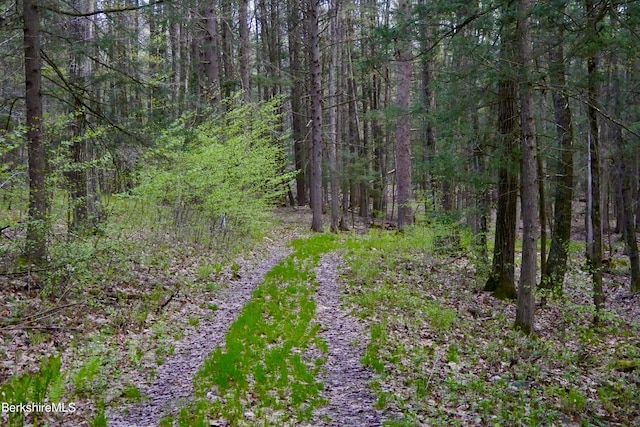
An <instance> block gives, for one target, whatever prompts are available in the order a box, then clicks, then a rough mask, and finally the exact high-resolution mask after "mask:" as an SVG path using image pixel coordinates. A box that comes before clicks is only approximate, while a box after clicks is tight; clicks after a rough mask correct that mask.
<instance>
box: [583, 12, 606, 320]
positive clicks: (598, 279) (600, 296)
mask: <svg viewBox="0 0 640 427" xmlns="http://www.w3.org/2000/svg"><path fill="white" fill-rule="evenodd" d="M585 6H586V12H587V21H588V29H589V31H590V32H591V33H590V34H591V36H592V37H597V34H598V29H597V24H598V16H599V15H598V11H597V10H596V8H595V5H594V1H593V0H585ZM587 73H588V88H587V119H588V121H589V172H590V177H591V180H590V187H591V194H590V195H589V196H590V200H591V209H590V218H591V224H590V226H591V231H592V235H591V239H592V240H591V241H590V242H587V255H588V257H589V264H590V267H591V276H592V281H593V303H594V305H595V308H596V317H595V319H594V320H595V321H596V322H597V320H598V316H597V313H598V312H599V311H600V310H601V309H602V308H604V303H605V298H604V292H603V289H602V255H603V250H602V220H601V214H600V205H601V204H600V193H601V192H600V133H599V126H598V86H597V84H598V83H597V79H598V77H597V74H598V56H597V48H596V47H595V46H591V47H590V52H589V56H588V58H587ZM589 249H591V250H589Z"/></svg>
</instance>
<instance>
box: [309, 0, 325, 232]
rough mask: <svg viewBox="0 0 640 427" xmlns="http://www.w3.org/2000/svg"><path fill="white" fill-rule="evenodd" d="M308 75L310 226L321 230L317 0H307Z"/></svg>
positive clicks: (320, 93) (320, 135) (318, 6)
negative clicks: (309, 90)
mask: <svg viewBox="0 0 640 427" xmlns="http://www.w3.org/2000/svg"><path fill="white" fill-rule="evenodd" d="M307 1H308V9H307V22H308V25H309V48H310V52H309V56H310V58H309V60H310V63H309V68H310V74H311V126H312V147H311V186H310V187H311V188H310V189H311V213H312V221H311V229H312V230H313V231H322V77H321V75H320V35H319V16H318V14H319V12H320V0H307Z"/></svg>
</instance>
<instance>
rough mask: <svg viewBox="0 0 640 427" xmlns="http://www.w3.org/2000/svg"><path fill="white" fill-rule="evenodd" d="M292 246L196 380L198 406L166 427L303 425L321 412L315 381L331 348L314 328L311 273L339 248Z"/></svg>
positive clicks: (316, 241) (326, 242)
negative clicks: (214, 423)
mask: <svg viewBox="0 0 640 427" xmlns="http://www.w3.org/2000/svg"><path fill="white" fill-rule="evenodd" d="M292 246H293V249H294V251H293V253H292V254H291V255H290V256H289V257H287V258H286V259H285V260H283V261H282V262H281V263H280V264H278V265H277V266H275V267H274V268H273V269H272V270H271V271H269V272H268V273H267V275H266V276H265V279H264V281H263V282H262V283H261V284H260V285H259V286H258V288H257V289H256V290H255V291H254V293H253V295H252V298H251V300H250V301H249V303H247V304H246V305H245V307H244V308H243V310H242V312H241V314H240V316H239V317H238V319H237V320H236V321H235V322H234V323H233V324H232V325H231V327H230V329H229V332H228V333H227V335H226V337H225V343H226V345H225V347H224V348H222V347H219V348H217V349H216V350H215V351H214V352H213V353H211V354H210V355H209V357H208V358H207V359H206V360H205V362H204V364H203V366H202V368H200V370H199V371H198V373H197V374H196V376H195V378H194V386H195V402H194V403H192V404H191V405H189V406H187V407H185V408H183V409H182V410H181V411H180V413H179V414H178V415H177V417H175V418H174V417H166V418H164V419H163V420H162V422H161V425H163V426H170V425H173V424H174V421H177V424H178V425H180V426H210V425H211V422H212V421H214V420H221V419H223V420H225V421H226V423H229V424H231V425H260V424H265V425H274V424H283V423H287V422H302V421H309V420H310V419H311V416H312V413H313V409H314V408H315V407H317V406H319V405H321V404H323V399H322V398H321V397H320V394H319V392H320V391H321V390H322V388H323V385H322V384H321V383H319V382H317V381H316V379H315V378H316V376H317V374H318V371H319V370H320V369H321V367H322V365H323V363H324V361H325V360H326V356H325V355H326V351H327V348H326V343H325V342H324V341H323V340H322V339H321V338H320V337H319V336H318V329H319V325H318V324H317V323H315V322H314V321H313V319H314V317H315V309H316V305H315V301H314V300H313V293H314V290H315V286H316V282H315V277H314V273H313V268H314V267H315V266H316V265H317V264H318V260H319V259H320V255H321V254H322V253H324V252H328V251H331V250H333V249H335V248H336V238H335V236H332V235H328V234H320V235H315V236H313V237H310V238H307V239H299V240H296V241H294V242H293V243H292ZM313 349H316V350H319V351H315V352H313V351H311V350H313ZM310 354H316V355H318V354H322V356H320V357H313V356H310Z"/></svg>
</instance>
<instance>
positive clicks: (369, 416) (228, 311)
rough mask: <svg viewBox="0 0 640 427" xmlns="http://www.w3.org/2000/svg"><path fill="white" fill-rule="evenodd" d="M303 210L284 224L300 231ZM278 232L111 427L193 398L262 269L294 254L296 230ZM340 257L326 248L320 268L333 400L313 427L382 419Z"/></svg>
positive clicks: (143, 423) (125, 426)
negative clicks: (345, 300) (196, 382)
mask: <svg viewBox="0 0 640 427" xmlns="http://www.w3.org/2000/svg"><path fill="white" fill-rule="evenodd" d="M303 212H304V211H303ZM303 212H299V211H294V213H293V214H290V215H288V216H287V217H286V218H285V222H284V223H285V224H286V225H287V227H289V228H290V229H295V230H296V231H301V230H304V229H306V224H307V223H308V222H307V221H306V220H307V219H308V218H306V216H307V215H305V213H306V212H304V213H303ZM302 224H304V225H305V227H304V228H302ZM290 231H292V230H290ZM294 235H295V233H294ZM279 237H280V238H277V239H274V240H269V243H268V245H269V252H268V255H267V256H266V257H265V258H263V259H262V260H260V261H259V262H254V265H250V266H245V267H243V268H241V270H240V277H241V279H239V280H237V281H232V282H230V284H229V287H228V288H226V289H224V290H223V291H221V292H220V293H218V294H217V295H216V296H215V297H212V299H211V301H207V302H208V303H210V304H215V305H217V306H218V307H219V308H218V310H217V311H216V312H215V313H214V315H213V316H212V317H211V318H209V319H201V320H200V323H199V325H198V328H197V330H194V331H193V332H192V333H191V334H190V335H188V336H187V337H185V338H184V339H182V340H180V341H178V342H176V343H175V352H174V354H173V356H170V357H169V358H167V360H166V361H165V363H164V364H163V365H161V366H159V367H158V369H157V375H156V377H155V379H154V381H153V383H147V382H145V381H144V380H143V379H142V378H141V377H140V378H133V379H134V380H135V383H137V384H138V386H139V388H140V389H141V391H142V392H143V393H144V395H145V396H147V397H148V399H147V400H145V401H143V402H142V403H140V404H134V405H130V406H128V407H121V408H117V409H112V410H110V411H108V412H107V418H108V420H109V422H108V425H109V426H110V427H136V426H138V427H150V426H157V425H158V423H159V421H160V419H161V418H162V417H163V416H165V415H169V414H173V415H175V414H176V413H177V411H178V410H179V409H180V408H181V407H183V406H185V405H186V404H187V403H188V402H189V401H190V400H191V399H192V398H193V377H194V375H195V374H196V372H197V371H198V369H199V368H200V366H201V365H202V363H203V361H204V359H205V358H206V357H207V356H208V355H209V354H210V353H211V352H212V351H213V350H214V349H215V348H216V347H218V346H221V345H224V338H225V335H226V333H227V331H228V329H229V327H230V326H231V324H232V323H233V322H234V321H235V320H236V318H237V317H238V315H239V314H240V312H241V310H242V307H243V306H244V305H245V304H246V303H247V302H248V301H249V299H250V298H251V295H252V292H253V291H254V289H255V288H256V286H257V285H258V284H259V283H260V282H262V280H263V279H264V276H265V274H266V273H267V272H268V271H269V270H271V268H273V267H274V266H275V265H276V264H278V263H279V262H280V261H281V260H282V259H284V258H285V257H286V256H288V255H289V254H290V252H291V251H290V249H288V248H287V242H288V241H289V240H290V238H291V237H293V236H292V235H290V234H289V235H288V237H286V238H285V237H284V236H279ZM342 262H343V261H342V258H341V256H340V255H339V254H338V253H331V254H325V255H324V256H323V257H322V258H321V260H320V262H319V265H318V267H317V268H316V269H315V273H316V280H317V281H318V283H319V286H318V289H317V292H316V295H315V299H316V304H317V317H316V320H317V321H318V322H319V323H320V324H321V325H322V332H321V336H322V338H323V339H324V340H325V341H326V342H327V346H328V360H327V362H326V365H325V370H324V373H323V375H322V376H321V378H319V380H320V381H321V382H322V383H324V385H325V389H324V391H323V395H324V397H325V398H326V399H327V400H328V402H329V403H328V405H327V406H323V407H321V408H319V409H317V411H316V412H315V413H314V418H313V420H312V421H311V423H310V424H309V426H313V427H315V426H346V427H349V426H358V427H361V426H362V427H364V426H381V425H382V422H383V416H382V413H381V411H377V410H375V409H374V402H375V398H374V396H373V395H372V393H371V392H370V391H369V388H368V382H369V381H370V380H371V379H372V373H371V372H370V371H369V370H368V369H366V368H364V367H363V366H362V364H361V363H360V358H361V356H362V354H363V352H364V349H365V348H366V345H367V341H368V335H367V333H366V331H365V330H364V325H363V323H362V322H360V321H359V320H358V319H356V318H355V317H353V316H350V315H349V313H348V311H347V310H345V309H343V308H341V301H340V297H341V295H342V290H341V285H340V283H339V280H338V266H339V265H340V264H341V263H342Z"/></svg>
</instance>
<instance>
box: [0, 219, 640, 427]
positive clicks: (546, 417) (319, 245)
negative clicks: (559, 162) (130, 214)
mask: <svg viewBox="0 0 640 427" xmlns="http://www.w3.org/2000/svg"><path fill="white" fill-rule="evenodd" d="M277 216H278V218H279V224H278V226H276V227H274V228H273V230H272V231H271V232H270V233H269V234H268V235H266V236H263V237H261V238H260V239H259V241H258V242H254V243H251V244H249V243H247V244H246V247H245V248H244V249H243V250H241V251H239V252H238V253H237V254H236V255H232V256H231V255H229V256H222V255H220V253H219V251H216V252H212V251H210V250H208V249H207V248H205V247H202V246H200V245H195V244H188V243H185V242H182V241H180V240H179V239H175V238H172V237H171V236H169V235H166V236H161V237H157V236H156V237H154V238H152V239H148V238H146V237H144V236H139V235H136V234H126V235H124V237H123V239H122V240H118V241H117V242H109V240H108V239H106V238H102V239H101V240H100V242H96V241H92V242H91V245H89V246H91V248H92V249H91V251H90V250H89V248H87V247H86V246H82V247H77V248H75V250H76V251H77V253H73V254H69V258H68V259H71V258H72V257H75V258H80V257H81V255H82V254H84V253H85V252H86V251H88V253H90V255H91V258H92V259H93V261H92V262H91V263H89V262H87V263H85V264H80V263H76V264H73V265H74V266H75V269H74V270H73V271H71V270H69V267H68V266H67V267H61V268H60V271H57V272H56V273H55V274H56V276H55V279H56V280H51V277H49V276H45V273H40V272H31V273H30V274H28V275H25V274H15V275H14V274H3V275H0V298H2V301H4V303H3V304H2V306H0V354H3V355H4V357H3V359H2V361H1V364H0V384H2V387H3V388H2V392H3V393H4V395H3V396H1V397H0V400H1V401H3V402H4V401H6V402H14V403H17V402H21V401H24V402H29V401H31V402H43V401H45V402H65V403H67V404H69V403H71V402H73V403H74V408H73V409H74V411H73V412H63V413H39V412H37V411H36V412H34V413H32V414H29V415H28V416H27V417H26V419H23V418H22V417H20V416H17V415H15V414H14V415H11V416H10V414H8V413H3V414H1V415H0V425H4V424H9V423H13V425H49V426H92V427H93V426H95V427H97V426H106V425H109V426H156V425H180V426H195V425H207V426H225V425H247V426H250V425H292V426H293V425H300V426H381V425H392V426H393V425H396V426H405V425H407V426H408V425H416V426H417V425H442V426H450V425H460V426H474V425H567V426H573V425H575V426H580V425H607V426H609V425H611V426H618V425H620V426H633V425H640V338H639V336H640V296H638V295H630V294H629V293H628V278H627V274H628V273H627V271H628V266H627V264H626V262H625V260H624V259H623V257H622V256H620V255H619V254H618V255H615V256H612V257H611V261H610V263H609V271H608V272H607V274H606V275H605V286H606V293H607V310H606V312H605V313H602V314H601V316H600V317H601V322H600V324H599V325H598V326H597V327H596V326H593V324H592V319H593V310H592V308H591V300H590V279H589V275H588V274H587V273H586V272H585V271H584V270H583V268H582V266H581V265H580V257H581V254H580V251H581V249H580V247H579V244H576V245H575V247H574V248H573V249H572V254H573V255H572V260H571V266H570V271H569V274H568V278H567V281H566V286H565V289H564V294H563V295H562V296H555V297H550V298H549V299H548V300H547V303H546V305H544V306H539V307H538V309H537V311H536V316H537V318H536V334H535V335H534V336H530V337H527V336H524V335H522V334H521V333H520V332H518V331H515V330H513V328H512V324H513V319H514V317H515V305H514V303H513V302H505V301H501V300H497V299H495V298H493V297H491V295H489V294H487V293H484V292H482V286H483V274H482V272H483V271H485V270H484V269H486V265H485V264H484V263H483V262H482V261H481V260H479V259H478V257H477V256H475V255H473V253H472V251H471V250H470V249H469V246H470V244H469V243H470V238H469V236H468V235H467V234H466V233H465V231H464V230H462V229H461V228H460V227H458V226H457V225H456V224H455V223H454V224H452V223H446V224H444V223H443V224H440V223H438V224H427V223H425V224H420V225H419V226H417V227H416V228H415V229H413V230H411V231H410V232H407V233H403V234H398V233H397V232H395V231H387V230H369V232H368V233H365V232H364V231H365V230H364V228H363V227H362V226H360V227H359V229H358V231H356V232H351V233H344V234H342V235H331V234H323V235H313V236H312V235H311V233H309V231H308V227H309V224H310V217H309V215H308V211H307V210H306V209H281V210H279V211H278V212H277ZM125 242H131V243H130V245H131V246H126V245H128V244H129V243H125ZM616 242H617V241H614V244H616V245H618V246H620V245H621V244H619V243H616ZM620 247H621V246H620ZM96 248H97V249H96ZM618 249H619V248H618ZM619 252H621V251H619ZM214 253H215V255H212V254H214ZM94 262H95V263H94ZM83 269H84V270H86V271H81V273H82V274H80V273H79V271H80V270H83ZM47 274H49V275H51V274H52V273H51V272H47ZM47 280H49V281H47ZM27 313H28V314H27ZM53 355H59V359H58V358H55V357H54V358H50V356H53ZM38 367H39V372H37V371H38ZM67 409H69V408H68V407H67Z"/></svg>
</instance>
